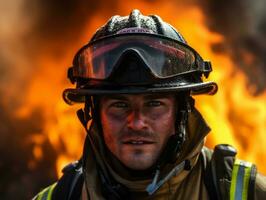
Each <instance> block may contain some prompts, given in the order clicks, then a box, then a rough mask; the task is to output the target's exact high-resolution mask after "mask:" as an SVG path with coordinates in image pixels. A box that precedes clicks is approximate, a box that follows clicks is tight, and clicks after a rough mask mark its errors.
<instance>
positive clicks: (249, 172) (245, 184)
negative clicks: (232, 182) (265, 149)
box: [242, 166, 251, 199]
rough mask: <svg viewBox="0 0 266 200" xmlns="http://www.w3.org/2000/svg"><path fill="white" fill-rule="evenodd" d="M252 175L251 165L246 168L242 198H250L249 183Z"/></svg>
mask: <svg viewBox="0 0 266 200" xmlns="http://www.w3.org/2000/svg"><path fill="white" fill-rule="evenodd" d="M250 175H251V166H250V167H246V168H245V175H244V183H243V192H242V198H243V199H248V184H249V179H250Z"/></svg>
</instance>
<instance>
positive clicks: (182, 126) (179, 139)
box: [146, 96, 194, 195]
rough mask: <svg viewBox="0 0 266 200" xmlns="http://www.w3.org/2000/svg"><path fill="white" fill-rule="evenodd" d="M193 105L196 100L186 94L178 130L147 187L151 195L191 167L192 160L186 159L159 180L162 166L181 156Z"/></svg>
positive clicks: (166, 147)
mask: <svg viewBox="0 0 266 200" xmlns="http://www.w3.org/2000/svg"><path fill="white" fill-rule="evenodd" d="M193 105H194V100H193V99H192V98H191V97H190V96H185V98H184V100H183V101H181V105H180V106H181V108H180V111H179V115H178V116H179V118H178V122H177V127H176V130H178V131H177V132H176V133H175V134H174V135H172V136H171V137H170V138H169V139H168V141H167V144H166V146H165V149H164V151H163V153H162V155H161V156H160V158H159V160H158V162H157V167H156V170H155V175H154V177H153V180H152V182H151V183H150V184H149V185H148V186H147V188H146V191H147V192H148V194H149V195H153V194H154V193H155V192H156V191H157V190H158V189H159V188H160V187H161V186H162V185H163V184H164V183H165V182H167V181H168V180H169V179H171V178H172V177H173V176H176V175H178V174H179V173H180V172H181V171H183V170H190V169H191V164H190V161H189V160H184V161H183V162H181V163H180V164H178V165H176V166H175V167H174V168H173V169H172V170H171V171H170V172H169V173H168V174H167V175H166V176H165V177H163V178H162V179H161V180H160V181H158V179H159V176H160V169H161V166H162V165H165V164H167V163H171V164H174V163H175V162H176V159H177V157H178V156H179V153H180V150H181V147H182V145H183V144H184V142H185V138H186V135H187V133H186V127H187V123H188V113H189V112H191V106H193Z"/></svg>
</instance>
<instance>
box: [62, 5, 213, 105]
mask: <svg viewBox="0 0 266 200" xmlns="http://www.w3.org/2000/svg"><path fill="white" fill-rule="evenodd" d="M131 40H132V41H134V46H133V47H132V46H130V45H131V44H130V42H128V41H131ZM138 41H140V42H139V43H140V44H136V42H138ZM157 41H159V42H157ZM120 43H121V44H123V45H124V46H123V47H116V46H118V45H117V44H120ZM147 46H148V47H150V46H152V48H153V49H151V50H149V49H147ZM145 48H146V49H145ZM173 48H174V50H175V53H176V51H181V53H182V51H185V52H188V53H187V54H189V53H190V52H192V53H191V54H193V55H194V57H193V59H194V60H193V62H194V63H193V65H195V66H197V67H195V66H192V64H191V63H190V62H188V61H186V60H185V62H184V63H185V64H183V66H182V63H183V61H184V59H183V58H182V56H180V55H179V57H180V58H182V59H176V60H177V61H175V63H174V64H172V65H171V64H168V65H167V67H169V68H171V66H174V67H175V68H179V67H180V68H182V69H181V70H180V73H176V74H174V75H173V76H165V77H163V75H161V76H156V73H153V71H156V70H154V68H155V67H154V66H157V65H158V66H159V67H160V66H161V68H162V64H160V63H159V60H158V59H157V56H156V55H157V54H156V53H153V51H154V52H155V50H156V51H168V53H169V52H170V53H171V51H172V49H173ZM110 49H112V52H111V53H110V52H109V51H110ZM113 49H114V50H113ZM121 49H122V50H121ZM154 49H155V50H154ZM116 51H118V53H117V52H116ZM119 51H121V52H119ZM143 52H144V53H143ZM113 53H114V55H113ZM98 54H99V55H100V56H98ZM101 55H102V57H104V58H105V60H103V59H100V61H101V62H98V63H96V61H95V60H96V57H97V56H98V57H100V58H101ZM163 55H164V56H165V55H166V53H164V54H163ZM177 56H178V55H177ZM114 58H116V59H114ZM171 58H172V59H173V55H171ZM156 59H157V60H158V62H157V60H156ZM91 60H93V61H91ZM110 63H112V64H110ZM187 63H188V64H191V67H190V68H188V67H186V66H185V65H186V64H187ZM163 67H165V66H163ZM99 68H100V69H101V70H102V71H104V72H105V73H104V75H102V74H103V72H101V73H100V72H97V71H100V70H99ZM156 69H157V68H156ZM192 69H193V70H192ZM178 70H179V69H177V71H178ZM211 70H212V69H211V64H210V62H206V61H204V60H203V59H202V58H201V57H200V56H199V55H198V54H197V52H196V51H195V50H194V49H192V48H191V47H190V46H188V45H187V43H186V41H185V39H184V38H183V36H182V35H181V34H180V33H179V32H178V31H177V30H175V29H174V28H173V27H172V26H171V25H170V24H168V23H166V22H164V21H162V19H161V18H160V17H159V16H156V15H148V16H144V15H142V14H141V13H140V12H139V11H138V10H133V11H132V12H131V13H130V15H129V16H118V15H117V16H113V17H112V18H111V19H109V21H108V22H107V23H106V24H105V25H103V26H102V27H100V28H99V29H98V30H97V31H96V33H95V34H94V35H93V37H92V39H91V40H90V42H89V43H88V44H87V45H85V46H84V47H82V48H81V49H80V50H79V51H78V53H77V54H76V56H75V57H74V61H73V66H72V67H71V68H70V69H69V71H68V77H69V78H70V80H71V82H72V83H75V84H76V88H68V89H66V90H65V91H64V92H63V97H64V100H65V101H66V102H67V103H69V104H73V103H79V102H84V101H85V96H92V95H105V94H132V93H133V94H134V93H158V92H181V91H189V93H190V94H192V95H195V94H215V93H216V91H217V85H216V83H215V82H203V81H202V76H203V75H204V76H206V77H207V76H208V75H209V73H210V72H211ZM106 71H110V73H106ZM157 71H158V70H157ZM95 74H96V75H95ZM106 74H107V75H106ZM157 74H158V73H157ZM170 75H171V74H170ZM95 77H96V79H95ZM99 77H100V78H99Z"/></svg>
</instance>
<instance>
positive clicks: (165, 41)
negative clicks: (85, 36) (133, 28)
mask: <svg viewBox="0 0 266 200" xmlns="http://www.w3.org/2000/svg"><path fill="white" fill-rule="evenodd" d="M128 51H134V52H135V53H137V54H138V56H139V57H140V58H141V59H142V61H143V62H144V63H145V65H146V66H147V67H148V68H149V69H150V71H151V72H152V74H153V75H154V76H155V77H156V78H170V77H173V76H177V75H180V74H187V73H191V72H196V71H197V72H201V73H203V74H205V76H208V74H209V72H210V71H211V66H210V63H209V62H204V61H203V60H202V58H201V57H200V55H199V54H198V53H197V52H196V51H195V50H194V49H192V48H191V47H189V46H187V45H185V44H184V43H182V42H179V41H177V40H173V39H170V38H167V37H163V36H158V35H153V34H147V33H145V34H144V33H143V34H140V33H138V34H132V33H131V34H121V35H114V36H111V37H105V38H103V39H100V40H97V41H95V42H92V43H89V44H88V45H86V46H84V47H83V48H82V49H81V50H80V51H79V52H78V53H77V54H76V56H75V58H74V62H73V64H74V67H73V75H74V77H81V78H89V79H100V80H103V79H107V78H108V77H110V76H111V74H112V72H113V71H114V70H115V68H116V67H117V66H118V64H117V63H118V61H119V59H120V58H121V57H122V56H124V55H125V54H126V53H127V52H128ZM123 67H126V66H123Z"/></svg>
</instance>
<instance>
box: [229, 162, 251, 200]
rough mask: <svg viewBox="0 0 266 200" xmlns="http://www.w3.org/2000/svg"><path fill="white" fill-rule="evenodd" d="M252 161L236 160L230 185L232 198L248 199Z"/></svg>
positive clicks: (234, 199) (233, 199)
mask: <svg viewBox="0 0 266 200" xmlns="http://www.w3.org/2000/svg"><path fill="white" fill-rule="evenodd" d="M251 167H252V163H249V162H245V161H242V160H239V159H236V160H235V163H234V167H233V171H232V179H231V186H230V200H247V198H248V187H249V179H250V176H251Z"/></svg>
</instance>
